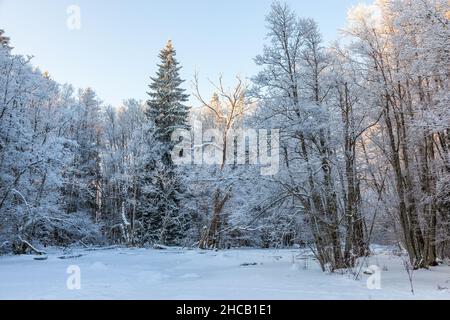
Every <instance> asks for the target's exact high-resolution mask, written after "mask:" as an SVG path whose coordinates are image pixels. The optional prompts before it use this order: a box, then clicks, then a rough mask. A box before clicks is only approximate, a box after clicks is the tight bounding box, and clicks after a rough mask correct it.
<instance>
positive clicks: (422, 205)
mask: <svg viewBox="0 0 450 320" xmlns="http://www.w3.org/2000/svg"><path fill="white" fill-rule="evenodd" d="M448 11H449V5H448V2H447V1H440V0H436V1H435V0H426V1H415V2H411V1H403V0H384V1H377V2H376V6H373V7H364V6H359V7H357V8H356V9H354V10H353V12H352V13H351V15H350V21H349V27H348V28H347V30H346V34H347V35H348V36H349V38H350V39H351V40H352V41H353V42H352V45H351V50H352V56H353V60H354V61H356V62H358V63H359V68H360V69H361V70H362V72H364V73H365V78H366V81H367V83H368V85H367V90H368V92H369V93H370V94H371V95H372V97H373V99H372V103H373V104H372V107H373V108H374V109H375V108H376V109H378V110H379V112H380V114H381V119H380V120H381V121H380V123H379V126H378V127H377V130H373V131H371V134H370V135H369V136H368V139H366V142H367V144H368V146H367V147H368V149H369V152H370V156H371V158H372V159H374V158H375V156H374V154H375V155H377V157H378V158H377V159H378V161H379V162H378V165H379V170H378V171H379V172H382V171H383V170H387V172H388V173H389V175H388V179H389V180H388V181H389V182H390V183H389V184H390V185H392V186H393V188H392V190H390V189H388V188H385V190H384V191H385V192H386V193H385V194H384V195H383V197H385V198H387V199H390V201H391V202H390V203H391V204H392V201H393V203H395V204H396V205H395V208H394V210H393V212H392V214H393V218H394V220H393V221H394V222H395V226H396V227H397V230H398V240H399V243H400V245H401V246H402V247H403V248H405V250H406V251H407V252H408V254H409V257H410V260H411V261H410V262H411V264H412V265H413V266H414V267H416V268H419V267H428V266H430V265H435V264H436V258H437V255H438V251H440V253H441V257H443V256H442V255H444V256H445V255H447V254H448V251H447V249H446V246H447V240H445V239H447V238H448V227H447V226H448V218H447V216H448V210H447V207H446V205H445V201H446V200H444V201H441V200H440V199H446V198H447V196H446V195H445V194H446V192H445V191H443V189H442V188H443V186H444V185H447V184H446V182H445V181H447V180H448V170H447V169H448V165H447V164H448V148H447V145H448V121H449V114H448V112H447V110H448V107H447V106H448V101H449V100H448V99H449V97H448V81H449V73H448V61H449V52H448V49H446V48H448V43H449V39H450V36H449V28H448V19H447V18H446V15H447V14H448ZM377 149H378V150H380V151H381V152H377ZM372 163H373V160H372ZM385 163H388V164H389V167H387V168H386V167H385V165H384V164H385ZM379 184H380V182H378V185H379ZM445 188H446V187H444V189H445ZM387 191H390V192H389V193H388V192H387ZM438 195H439V196H438ZM388 201H389V200H388ZM390 207H391V208H392V206H391V205H390ZM438 235H439V236H438ZM438 248H439V250H438Z"/></svg>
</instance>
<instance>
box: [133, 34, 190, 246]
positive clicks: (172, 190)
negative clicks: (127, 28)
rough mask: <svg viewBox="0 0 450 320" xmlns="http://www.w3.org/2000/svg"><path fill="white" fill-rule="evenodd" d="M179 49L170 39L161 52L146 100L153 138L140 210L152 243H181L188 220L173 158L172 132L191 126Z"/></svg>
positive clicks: (143, 165)
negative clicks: (182, 202) (143, 199)
mask: <svg viewBox="0 0 450 320" xmlns="http://www.w3.org/2000/svg"><path fill="white" fill-rule="evenodd" d="M175 56H176V51H175V49H174V48H173V45H172V42H171V41H170V40H169V41H168V42H167V44H166V46H165V48H163V49H162V50H161V52H160V54H159V58H160V59H161V62H160V64H159V65H158V71H157V73H156V76H155V77H153V78H151V80H152V83H151V84H150V86H149V87H150V92H149V93H148V94H149V96H150V99H149V100H148V101H147V109H146V112H145V114H146V118H147V120H146V121H147V132H146V133H145V134H147V135H149V136H151V138H153V139H154V140H153V141H151V140H149V141H148V144H147V145H148V147H149V148H152V151H151V152H149V153H144V154H143V158H142V159H141V168H142V169H143V172H145V174H144V175H143V177H142V179H141V184H142V188H141V190H143V194H142V196H143V197H145V198H146V202H144V203H142V205H141V210H143V213H142V214H143V215H145V216H146V217H147V221H146V224H147V226H148V228H147V232H149V234H148V237H149V240H150V242H159V243H161V244H174V243H180V239H181V238H182V234H183V232H184V231H186V229H187V228H188V223H189V221H188V220H189V219H188V217H187V214H186V211H185V210H182V207H181V204H180V202H181V200H182V198H183V196H184V193H185V191H186V187H185V186H184V181H183V177H182V176H181V175H180V173H179V170H178V169H179V168H177V167H176V166H175V165H174V163H173V160H172V158H171V151H172V150H173V147H174V144H175V142H174V141H172V134H173V133H174V132H175V130H177V129H188V128H189V126H188V115H189V107H187V106H186V105H185V104H184V103H185V102H186V101H187V100H188V97H189V96H188V95H187V94H185V93H184V92H185V90H184V89H183V88H181V85H182V83H183V80H181V78H180V75H179V70H180V68H181V67H180V66H179V64H178V61H177V60H176V58H175Z"/></svg>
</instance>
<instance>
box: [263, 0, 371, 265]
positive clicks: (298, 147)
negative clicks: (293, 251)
mask: <svg viewBox="0 0 450 320" xmlns="http://www.w3.org/2000/svg"><path fill="white" fill-rule="evenodd" d="M266 21H267V23H268V30H269V32H268V38H269V40H270V42H269V44H268V45H266V46H265V47H264V52H263V54H262V55H260V56H257V57H256V59H255V62H256V64H257V65H259V66H260V67H261V68H262V69H263V70H262V71H261V72H260V73H259V74H258V75H257V76H256V77H255V78H254V83H255V85H256V88H255V89H256V90H255V91H256V93H257V96H258V98H259V99H260V102H261V103H260V110H259V111H258V113H259V114H260V118H261V120H262V121H263V123H266V124H267V125H270V126H277V127H279V128H280V129H281V131H282V133H281V137H282V142H281V143H282V148H281V149H282V153H283V158H284V170H283V171H282V173H281V174H280V175H279V177H277V178H276V180H277V182H278V183H279V185H280V186H281V190H280V192H279V195H278V197H276V198H274V199H273V203H274V204H276V205H277V206H276V207H278V208H279V207H280V206H285V205H286V201H290V203H291V209H290V211H291V212H295V213H297V215H296V216H297V219H296V220H297V223H300V224H301V225H303V226H305V225H306V226H308V228H304V227H303V228H302V230H303V232H302V234H303V235H302V237H303V242H304V243H305V244H308V245H311V247H312V248H314V252H315V254H316V256H317V258H318V260H319V262H320V263H321V265H322V267H323V268H324V269H325V268H330V269H331V270H334V269H339V268H344V267H351V266H353V264H354V262H355V259H356V258H358V257H359V256H361V255H364V254H366V249H365V248H367V245H366V243H365V239H364V235H363V232H364V230H363V225H364V222H363V217H362V216H361V215H360V213H359V212H357V211H355V209H356V202H357V193H356V190H355V188H356V186H355V185H354V182H355V180H356V179H355V178H351V176H352V175H353V171H352V168H351V167H349V168H348V170H347V171H346V172H345V174H347V175H349V177H348V178H349V179H348V180H347V181H348V183H350V182H351V183H352V184H351V185H349V188H351V190H352V192H349V193H347V194H343V193H342V192H340V189H341V187H342V177H343V176H342V175H340V173H342V171H341V170H340V168H339V167H338V166H337V163H338V161H337V157H338V150H337V147H336V146H337V145H338V143H339V138H338V136H337V133H338V131H337V130H335V128H336V129H337V128H339V127H340V126H341V125H342V123H341V122H338V123H334V122H333V117H334V114H333V111H332V106H331V92H332V89H333V87H335V86H336V84H335V83H333V82H332V81H330V78H332V76H333V61H332V58H331V56H330V53H329V51H327V50H326V49H325V47H324V45H323V42H322V38H321V35H320V32H319V30H318V26H317V24H316V23H315V22H314V21H313V20H311V19H301V18H298V17H297V16H296V14H295V13H294V12H293V11H292V10H291V9H290V8H289V7H288V6H287V5H285V4H281V3H278V2H276V3H274V4H273V5H272V11H271V13H270V14H269V15H268V17H267V19H266ZM344 118H345V117H344ZM344 120H345V119H344ZM347 124H348V121H347ZM335 125H336V127H334V126H335ZM351 129H352V130H353V128H351ZM346 142H347V143H348V142H350V137H348V139H347V140H346ZM352 148H353V147H352V146H350V145H348V146H347V149H348V150H344V151H343V152H344V153H345V154H347V155H348V156H349V157H350V156H351V155H350V154H349V153H348V152H351V151H352ZM348 159H350V158H348ZM347 164H350V163H347ZM347 198H350V199H349V200H350V201H347ZM344 200H345V201H344ZM344 202H346V203H347V208H346V210H343V208H342V205H341V204H342V203H344ZM349 203H352V205H351V206H350V205H349ZM345 217H350V218H349V219H347V220H346V219H345ZM299 221H303V222H299ZM343 221H346V222H347V223H343ZM350 235H351V236H350Z"/></svg>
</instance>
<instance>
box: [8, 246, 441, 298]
mask: <svg viewBox="0 0 450 320" xmlns="http://www.w3.org/2000/svg"><path fill="white" fill-rule="evenodd" d="M299 253H300V251H299V250H257V249H242V250H228V251H219V252H214V251H208V252H205V251H198V250H182V249H169V250H151V249H125V248H116V249H112V250H98V251H87V250H74V251H72V252H71V253H70V257H67V259H61V258H59V257H61V255H62V252H61V251H56V250H54V251H52V252H50V253H49V255H48V259H47V260H41V261H38V260H34V259H33V258H34V257H33V256H3V257H0V298H1V299H175V300H182V299H193V300H197V299H206V300H208V299H227V300H228V299H275V300H278V299H450V290H449V289H448V288H449V287H450V267H448V266H439V267H436V268H433V269H431V270H420V271H415V272H414V289H415V295H414V296H413V295H412V294H411V290H410V283H409V280H408V275H407V273H406V272H405V269H404V267H403V262H402V259H401V258H399V257H397V256H395V255H392V254H390V253H388V252H387V251H386V250H378V253H377V254H376V255H374V256H373V257H371V258H369V261H368V263H369V265H378V266H379V267H380V268H382V269H383V271H382V273H381V290H369V289H367V286H366V281H367V278H368V275H362V278H361V279H360V280H353V277H352V276H351V275H349V274H344V275H341V274H332V275H330V274H324V273H322V272H321V271H320V269H319V267H318V265H317V264H316V263H315V262H313V261H310V263H309V266H308V268H307V269H305V268H304V267H305V263H304V260H302V259H301V257H300V255H299ZM79 255H82V256H79ZM293 257H296V259H295V261H296V262H295V263H293ZM71 265H76V266H79V268H80V271H81V277H80V279H81V288H80V290H69V289H67V286H66V281H67V279H68V277H69V276H70V275H69V274H67V268H68V267H69V266H71Z"/></svg>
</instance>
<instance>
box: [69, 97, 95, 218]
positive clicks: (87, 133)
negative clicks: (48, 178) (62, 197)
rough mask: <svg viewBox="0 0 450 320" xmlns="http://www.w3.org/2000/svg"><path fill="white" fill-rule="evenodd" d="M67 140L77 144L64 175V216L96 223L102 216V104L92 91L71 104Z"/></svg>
mask: <svg viewBox="0 0 450 320" xmlns="http://www.w3.org/2000/svg"><path fill="white" fill-rule="evenodd" d="M73 103H74V104H73V105H72V108H73V109H72V111H73V120H72V122H71V125H70V129H69V130H70V137H71V139H72V140H73V141H75V142H76V145H75V147H74V149H73V153H74V155H75V156H74V158H73V163H72V166H71V168H70V171H69V172H67V174H66V179H67V183H66V191H65V193H66V205H67V207H66V210H67V212H69V213H70V212H85V213H88V214H90V215H91V216H92V218H93V219H94V220H95V221H99V220H100V213H101V208H100V205H101V202H100V197H101V173H100V152H101V148H102V132H103V129H102V127H101V125H102V122H101V107H102V106H101V101H100V100H99V99H98V97H97V95H96V93H95V91H94V90H93V89H91V88H86V89H83V90H80V91H79V93H78V97H77V99H76V100H75V101H73Z"/></svg>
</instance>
